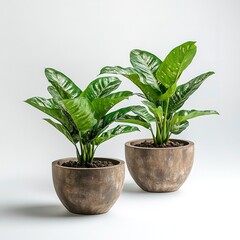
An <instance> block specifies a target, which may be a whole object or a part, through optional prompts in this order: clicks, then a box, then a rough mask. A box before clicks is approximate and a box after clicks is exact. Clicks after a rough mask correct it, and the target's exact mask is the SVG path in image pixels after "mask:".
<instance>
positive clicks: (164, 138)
mask: <svg viewBox="0 0 240 240" xmlns="http://www.w3.org/2000/svg"><path fill="white" fill-rule="evenodd" d="M168 105H169V98H168V99H167V105H166V109H165V112H164V119H163V142H164V143H166V142H167V141H168V139H167V115H168Z"/></svg>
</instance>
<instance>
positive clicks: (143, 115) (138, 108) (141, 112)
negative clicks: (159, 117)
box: [132, 106, 155, 122]
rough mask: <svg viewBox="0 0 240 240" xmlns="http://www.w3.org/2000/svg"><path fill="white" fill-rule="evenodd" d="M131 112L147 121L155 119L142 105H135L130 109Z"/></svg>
mask: <svg viewBox="0 0 240 240" xmlns="http://www.w3.org/2000/svg"><path fill="white" fill-rule="evenodd" d="M132 112H133V113H135V114H136V115H137V116H139V117H141V118H143V119H144V120H146V121H147V122H152V121H154V120H155V118H154V117H153V116H152V115H151V114H150V113H149V112H148V111H147V109H146V108H145V107H143V106H135V107H134V108H133V109H132Z"/></svg>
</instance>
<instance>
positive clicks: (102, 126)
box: [92, 106, 138, 138]
mask: <svg viewBox="0 0 240 240" xmlns="http://www.w3.org/2000/svg"><path fill="white" fill-rule="evenodd" d="M136 107H138V106H129V107H124V108H120V109H118V110H116V111H113V112H110V113H108V114H106V115H105V116H104V117H103V118H102V119H100V120H99V121H98V123H97V124H96V125H95V126H94V128H93V131H92V135H93V138H94V137H95V136H99V135H100V134H101V133H102V132H103V131H104V130H106V129H107V128H108V127H109V125H110V124H111V123H113V122H117V121H118V120H119V119H121V118H122V117H123V116H125V115H126V114H127V113H129V112H131V111H132V110H133V109H135V108H136Z"/></svg>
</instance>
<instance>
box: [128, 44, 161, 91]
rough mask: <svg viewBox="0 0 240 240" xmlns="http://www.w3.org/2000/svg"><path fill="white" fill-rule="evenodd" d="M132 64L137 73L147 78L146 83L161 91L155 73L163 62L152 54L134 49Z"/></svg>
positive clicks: (131, 54)
mask: <svg viewBox="0 0 240 240" xmlns="http://www.w3.org/2000/svg"><path fill="white" fill-rule="evenodd" d="M130 62H131V64H132V65H133V67H134V68H135V69H136V70H137V72H139V73H141V74H142V75H143V76H145V81H146V83H147V84H148V85H150V86H151V87H152V88H155V89H157V90H158V91H159V86H158V81H157V79H156V78H155V73H156V71H157V69H158V68H159V66H160V65H161V63H162V61H161V60H160V59H158V58H157V57H156V56H155V55H153V54H152V53H149V52H147V51H142V50H139V49H134V50H132V51H131V52H130Z"/></svg>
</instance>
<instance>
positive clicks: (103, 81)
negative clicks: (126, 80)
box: [81, 76, 121, 101]
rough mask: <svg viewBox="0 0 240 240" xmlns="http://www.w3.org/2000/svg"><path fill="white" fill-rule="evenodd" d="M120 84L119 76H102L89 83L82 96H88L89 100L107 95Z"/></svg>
mask: <svg viewBox="0 0 240 240" xmlns="http://www.w3.org/2000/svg"><path fill="white" fill-rule="evenodd" d="M120 84H121V81H120V80H119V79H118V78H117V77H113V76H111V77H100V78H97V79H95V80H94V81H92V82H91V83H89V85H88V86H87V88H86V89H85V90H84V91H83V92H82V94H81V96H82V97H87V98H88V100H89V101H92V100H94V99H96V98H101V97H106V96H108V95H109V94H110V93H111V92H112V91H114V90H115V89H117V88H118V87H119V85H120Z"/></svg>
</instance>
